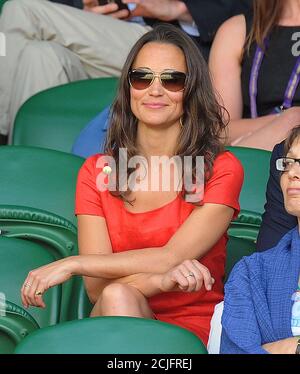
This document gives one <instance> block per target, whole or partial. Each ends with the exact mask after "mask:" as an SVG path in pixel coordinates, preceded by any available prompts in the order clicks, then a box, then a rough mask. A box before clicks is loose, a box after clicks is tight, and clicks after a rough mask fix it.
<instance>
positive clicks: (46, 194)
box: [0, 146, 84, 226]
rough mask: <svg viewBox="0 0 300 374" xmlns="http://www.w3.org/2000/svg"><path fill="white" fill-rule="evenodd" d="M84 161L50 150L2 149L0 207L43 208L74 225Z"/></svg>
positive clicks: (15, 147) (0, 148) (0, 151)
mask: <svg viewBox="0 0 300 374" xmlns="http://www.w3.org/2000/svg"><path fill="white" fill-rule="evenodd" d="M83 162H84V159H82V158H80V157H77V156H74V155H71V154H67V153H64V152H57V151H53V150H48V149H40V148H35V147H21V146H19V147H17V146H8V147H0V165H1V166H0V173H1V183H0V205H14V206H23V207H31V208H37V209H41V210H44V211H47V212H49V213H52V214H55V215H58V216H60V217H61V218H63V219H65V220H66V221H68V222H69V223H71V224H72V225H74V226H75V225H76V217H75V216H74V197H75V188H76V180H77V174H78V170H79V169H80V167H81V165H82V163H83Z"/></svg>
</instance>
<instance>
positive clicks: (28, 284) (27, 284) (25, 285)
mask: <svg viewBox="0 0 300 374" xmlns="http://www.w3.org/2000/svg"><path fill="white" fill-rule="evenodd" d="M31 286H32V284H31V283H29V282H27V283H25V284H24V287H28V288H30V287H31Z"/></svg>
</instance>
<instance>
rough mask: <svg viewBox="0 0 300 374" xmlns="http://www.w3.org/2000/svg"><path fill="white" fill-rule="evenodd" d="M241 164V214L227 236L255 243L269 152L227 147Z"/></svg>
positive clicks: (264, 197) (263, 202) (261, 209)
mask: <svg viewBox="0 0 300 374" xmlns="http://www.w3.org/2000/svg"><path fill="white" fill-rule="evenodd" d="M227 149H228V150H230V151H231V152H232V153H233V154H234V155H235V156H236V157H237V158H238V159H239V160H240V161H241V163H242V165H243V167H244V172H245V179H244V184H243V187H242V191H241V195H240V206H241V212H240V214H239V217H238V218H237V220H235V221H234V222H232V224H231V226H230V229H229V234H230V235H232V236H238V237H243V238H246V239H249V240H252V241H256V238H257V235H258V230H259V227H260V225H261V215H262V213H263V212H264V204H265V201H266V187H267V181H268V177H269V164H270V157H271V152H269V151H264V150H261V149H255V148H246V147H227Z"/></svg>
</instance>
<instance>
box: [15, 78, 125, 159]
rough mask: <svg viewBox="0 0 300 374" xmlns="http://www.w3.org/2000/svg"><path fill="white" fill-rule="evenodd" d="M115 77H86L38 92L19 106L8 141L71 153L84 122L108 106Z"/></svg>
mask: <svg viewBox="0 0 300 374" xmlns="http://www.w3.org/2000/svg"><path fill="white" fill-rule="evenodd" d="M117 83H118V80H117V78H98V79H88V80H82V81H78V82H72V83H67V84H64V85H61V86H57V87H53V88H50V89H47V90H45V91H42V92H40V93H38V94H36V95H34V96H32V97H31V98H30V99H28V100H27V101H26V102H25V103H24V104H23V106H22V107H21V108H20V110H19V112H18V114H17V117H16V120H15V124H14V131H13V140H12V144H14V145H26V146H34V147H42V148H50V149H55V150H59V151H64V152H71V149H72V145H73V143H74V141H75V139H76V137H77V136H78V134H79V133H80V131H81V130H82V129H83V128H84V127H85V125H86V124H87V123H88V122H89V121H90V120H91V119H92V118H93V117H95V116H96V115H97V114H98V113H99V112H101V111H102V110H103V109H104V108H105V107H106V106H108V105H110V104H111V103H112V101H113V99H114V96H115V92H116V87H117Z"/></svg>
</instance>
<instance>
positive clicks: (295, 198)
mask: <svg viewBox="0 0 300 374" xmlns="http://www.w3.org/2000/svg"><path fill="white" fill-rule="evenodd" d="M286 156H287V157H291V158H300V138H299V137H298V138H296V139H295V141H294V142H293V144H292V146H291V147H290V150H289V152H288V153H287V155H286ZM280 185H281V189H282V193H283V197H284V206H285V209H286V211H287V212H288V213H290V214H292V215H293V216H297V217H298V221H299V218H300V165H299V163H298V162H295V164H294V165H293V166H292V167H291V169H290V170H289V171H285V172H283V173H282V175H281V179H280Z"/></svg>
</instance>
